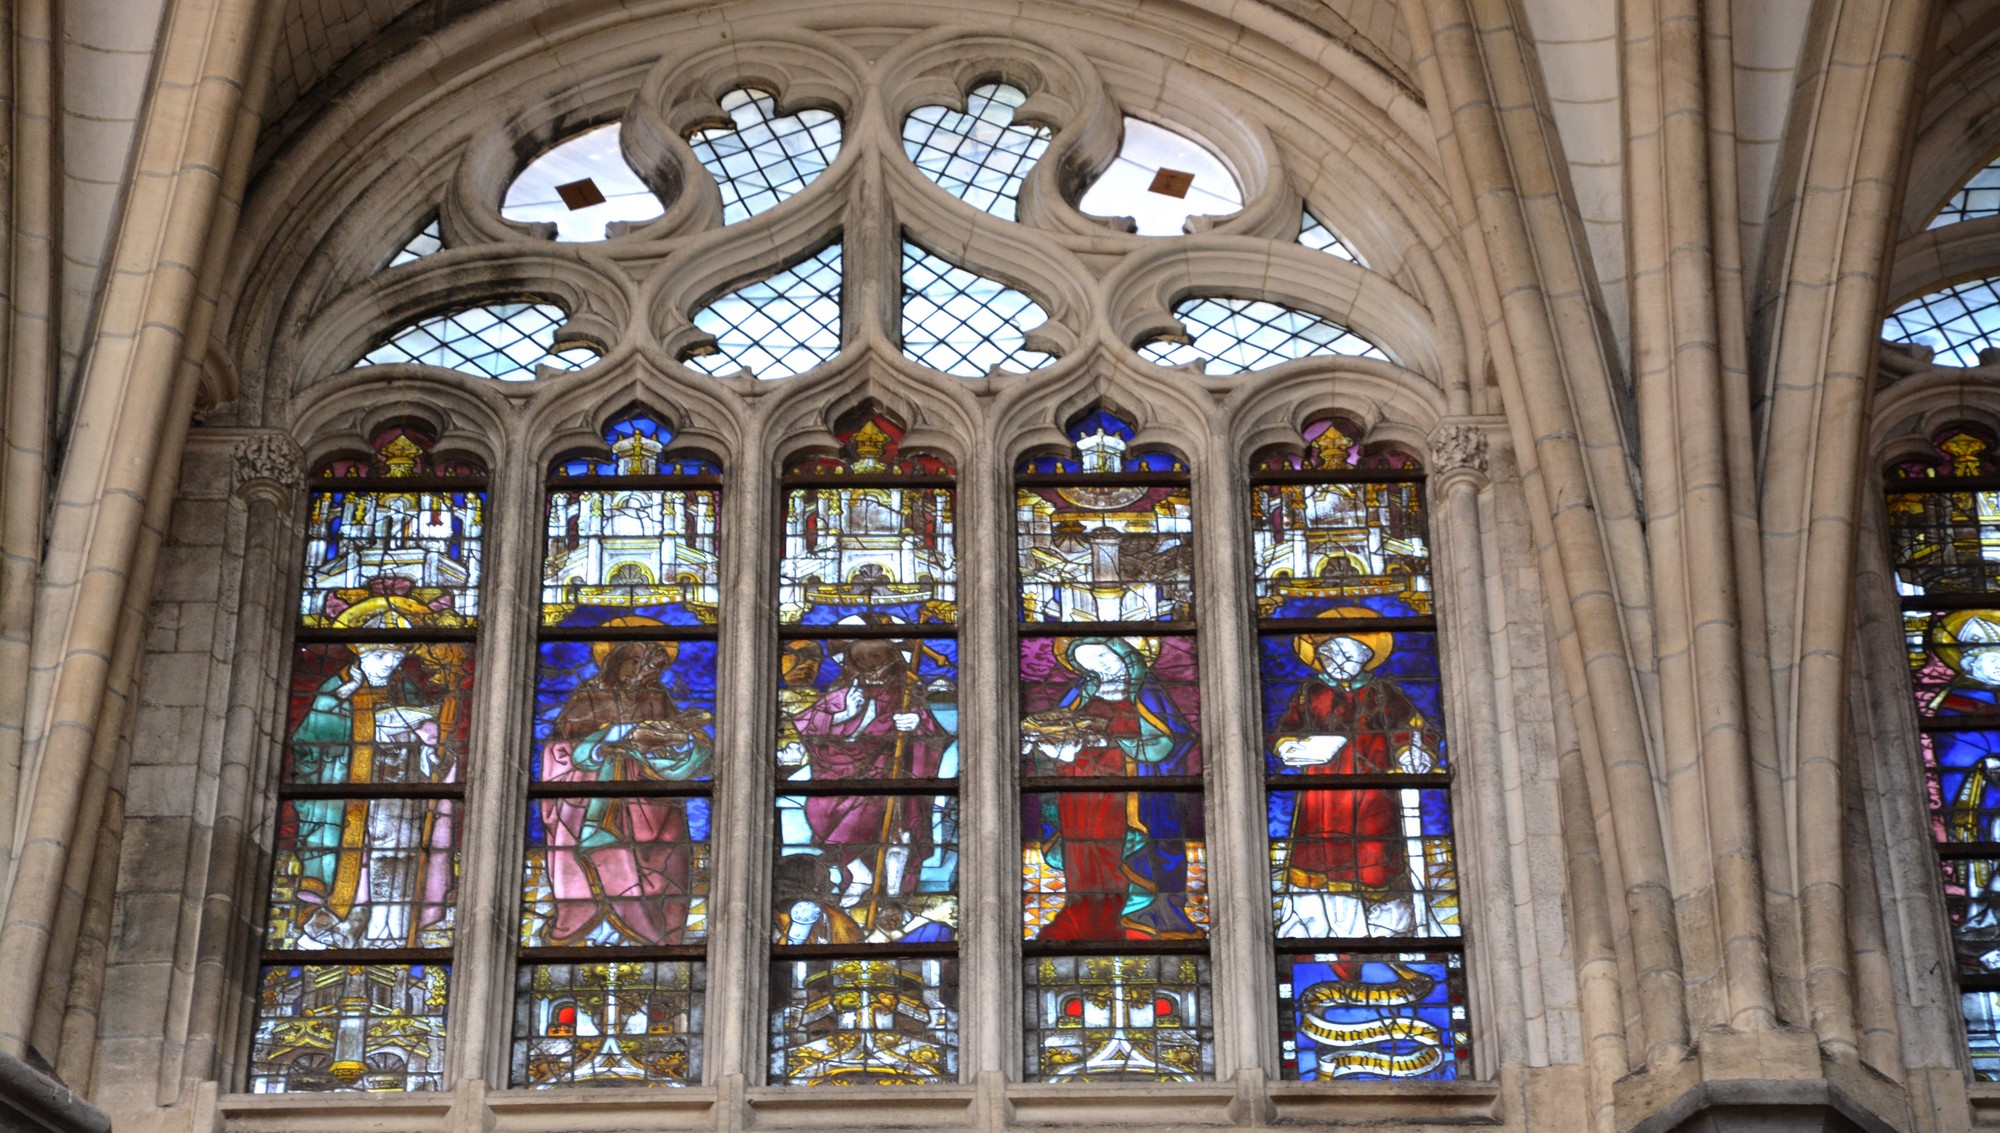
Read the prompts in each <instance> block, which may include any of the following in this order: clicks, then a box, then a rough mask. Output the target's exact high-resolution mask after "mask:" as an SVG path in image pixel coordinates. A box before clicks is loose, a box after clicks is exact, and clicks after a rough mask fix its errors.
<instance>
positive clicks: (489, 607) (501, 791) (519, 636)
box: [445, 451, 542, 1084]
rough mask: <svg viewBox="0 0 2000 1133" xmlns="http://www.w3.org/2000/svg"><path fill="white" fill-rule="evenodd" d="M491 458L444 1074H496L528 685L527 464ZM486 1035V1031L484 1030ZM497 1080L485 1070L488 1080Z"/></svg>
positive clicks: (533, 501) (506, 986) (534, 524)
mask: <svg viewBox="0 0 2000 1133" xmlns="http://www.w3.org/2000/svg"><path fill="white" fill-rule="evenodd" d="M507 455H508V454H507V453H505V452H504V451H503V453H502V454H501V455H500V459H499V460H498V461H497V467H498V468H499V469H500V475H497V476H495V477H494V478H493V479H492V480H491V481H490V482H489V484H488V487H487V490H486V504H485V514H484V517H483V518H484V523H483V525H482V530H481V535H482V544H481V548H480V556H481V577H480V583H479V632H478V635H477V638H476V645H475V648H474V652H473V683H472V720H473V726H472V732H471V734H470V736H469V737H468V741H467V751H466V760H465V771H464V772H463V781H464V783H465V799H464V801H463V802H461V803H460V804H459V811H460V816H461V817H460V819H459V826H458V829H459V834H458V846H459V860H460V863H461V867H460V871H459V882H458V912H457V925H458V928H457V931H456V932H454V933H453V936H452V940H453V949H452V973H451V1002H450V1006H449V1007H448V1008H447V1010H448V1011H449V1013H450V1024H449V1029H448V1030H447V1031H446V1034H447V1036H448V1037H447V1039H446V1044H447V1046H446V1049H447V1054H446V1061H445V1070H446V1074H447V1077H448V1078H449V1079H450V1080H452V1081H459V1080H463V1079H467V1078H472V1079H482V1080H490V1081H492V1082H494V1083H496V1084H504V1083H505V1082H506V1081H507V1076H506V1067H505V1054H506V1050H507V1043H508V1039H509V1038H510V1037H511V1035H510V1031H509V1029H508V1023H507V1020H508V1018H509V1016H510V1015H511V1014H512V1004H513V998H512V993H511V990H510V988H511V984H510V982H509V980H508V979H507V976H508V973H509V972H510V970H511V968H510V960H511V958H512V953H513V943H514V932H513V929H514V927H515V926H514V921H513V918H514V917H515V916H517V915H518V911H517V908H516V905H517V902H518V900H519V895H520V884H519V877H520V868H521V866H520V862H521V853H522V844H521V843H522V833H521V832H522V830H523V829H525V827H524V818H523V810H522V808H523V807H524V806H525V805H526V802H525V782H524V781H525V778H526V776H525V774H524V770H523V769H524V768H525V767H526V766H527V762H528V760H527V734H528V719H527V714H526V713H524V712H523V711H521V705H522V703H523V700H524V699H526V700H528V702H530V703H532V696H531V695H528V692H527V690H528V689H529V688H530V685H531V682H532V681H533V680H534V634H535V623H536V620H537V618H536V616H535V615H536V614H537V613H538V611H539V606H538V605H537V600H538V596H539V591H538V588H537V587H536V585H535V582H536V579H535V573H534V572H535V571H536V569H537V564H538V563H539V562H540V561H541V556H540V554H539V553H538V551H537V549H536V541H537V540H538V539H539V537H540V533H541V524H540V523H539V522H538V521H537V515H538V511H539V509H540V507H541V506H542V498H541V484H540V477H539V476H538V475H537V473H538V472H539V469H537V468H535V467H534V464H533V462H532V461H525V460H509V459H506V457H507ZM496 1035H497V1036H498V1037H497V1038H496V1037H495V1036H496ZM496 1075H497V1077H496Z"/></svg>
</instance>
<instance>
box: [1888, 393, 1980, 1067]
mask: <svg viewBox="0 0 2000 1133" xmlns="http://www.w3.org/2000/svg"><path fill="white" fill-rule="evenodd" d="M1996 456H2000V445H1996V438H1995V437H1994V436H1993V435H1992V434H1991V433H1989V432H1988V431H1986V430H1985V429H1983V428H1979V427H1976V426H1955V427H1952V428H1949V429H1946V430H1944V431H1942V432H1941V433H1939V434H1938V435H1937V436H1936V437H1935V438H1934V439H1933V449H1932V452H1931V454H1930V456H1929V458H1928V459H1916V460H1909V461H1905V462H1903V463H1902V464H1900V465H1898V466H1897V467H1895V468H1892V469H1890V470H1889V477H1888V485H1887V486H1888V516H1889V548H1890V558H1891V560H1892V561H1893V563H1894V564H1895V570H1896V589H1897V592H1898V593H1899V594H1900V595H1901V598H1902V606H1903V626H1904V636H1905V641H1906V643H1907V645H1906V650H1907V657H1908V662H1909V666H1910V678H1911V693H1912V695H1913V697H1914V700H1915V707H1916V717H1917V729H1918V733H1919V735H1918V738H1919V746H1920V749H1921V756H1922V758H1923V763H1924V773H1925V776H1926V778H1927V779H1928V781H1929V784H1930V787H1929V796H1930V801H1931V832H1932V837H1933V838H1934V839H1935V842H1936V846H1937V851H1938V864H1939V869H1940V870H1941V871H1942V873H1943V875H1944V894H1945V910H1946V913H1947V915H1948V916H1949V918H1950V921H1951V930H1952V940H1953V943H1954V945H1955V952H1956V963H1957V969H1958V983H1959V993H1960V995H1959V1002H1960V1006H1961V1009H1962V1010H1963V1013H1964V1017H1965V1031H1966V1039H1967V1041H1968V1042H1969V1043H1970V1044H1971V1051H1970V1054H1971V1062H1972V1072H1973V1076H1974V1077H1975V1078H1976V1079H1978V1080H1979V1081H1982V1082H1993V1081H2000V1033H1997V1032H2000V860H1996V859H2000V854H1996V853H1995V851H1994V849H1993V844H1994V843H1996V842H2000V570H1996V569H1995V567H1994V557H1995V554H1996V549H2000V464H1996V459H1995V458H1996Z"/></svg>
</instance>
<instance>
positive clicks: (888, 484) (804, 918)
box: [769, 408, 959, 1085]
mask: <svg viewBox="0 0 2000 1133" xmlns="http://www.w3.org/2000/svg"><path fill="white" fill-rule="evenodd" d="M835 438H836V440H837V442H838V449H837V450H836V451H828V452H825V453H821V454H809V455H807V456H805V457H802V458H800V459H798V460H796V461H795V462H794V463H793V464H792V466H791V467H790V468H789V469H788V470H787V472H786V478H785V484H786V487H785V516H784V531H783V538H784V548H783V552H782V558H781V560H780V562H779V565H778V620H779V633H780V639H779V647H778V669H779V671H778V673H777V683H778V693H777V706H776V707H777V713H778V728H777V737H776V742H777V750H776V751H775V753H774V754H773V758H772V763H771V767H772V773H773V774H774V775H775V777H776V780H777V792H778V796H777V815H776V824H775V825H776V832H775V843H776V845H775V848H774V851H773V860H774V862H775V865H774V867H773V877H772V887H771V889H772V926H771V941H772V945H771V947H772V958H771V959H772V962H771V1031H770V1034H771V1046H770V1051H771V1062H770V1079H769V1080H770V1082H771V1083H772V1084H774V1085H860V1084H876V1085H903V1084H927V1083H942V1082H955V1081H957V1080H958V979H957V950H958V945H957V939H958V862H959V839H958V829H959V817H958V770H959V769H958V638H957V633H956V623H957V620H958V614H957V574H958V559H957V552H956V549H955V544H954V535H953V529H954V523H955V515H954V511H955V506H954V493H953V482H952V478H953V476H954V475H955V471H954V469H953V468H952V466H951V465H950V464H949V463H947V462H945V461H943V460H941V459H939V458H937V457H935V456H929V455H926V454H923V453H919V452H911V451H906V450H904V448H903V427H902V425H901V424H900V423H899V422H897V421H896V420H895V419H894V418H891V417H889V416H888V415H886V414H883V413H880V412H877V411H874V410H872V409H867V408H864V409H862V410H860V411H858V412H856V413H854V414H851V415H850V416H848V417H846V418H843V419H842V420H841V422H840V423H839V425H838V427H837V428H836V430H835Z"/></svg>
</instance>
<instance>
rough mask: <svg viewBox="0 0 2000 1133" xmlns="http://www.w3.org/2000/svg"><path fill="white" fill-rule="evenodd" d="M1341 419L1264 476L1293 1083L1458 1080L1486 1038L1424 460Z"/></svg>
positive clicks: (1260, 586)
mask: <svg viewBox="0 0 2000 1133" xmlns="http://www.w3.org/2000/svg"><path fill="white" fill-rule="evenodd" d="M1360 437H1361V432H1360V430H1359V428H1358V427H1357V426H1356V425H1354V423H1353V422H1351V421H1347V420H1345V419H1341V418H1335V417H1323V418H1320V419H1318V420H1316V421H1313V422H1311V423H1310V424H1308V425H1307V426H1306V428H1305V430H1304V432H1303V435H1302V436H1301V437H1300V443H1298V444H1296V445H1290V446H1282V447H1280V448H1277V449H1275V450H1273V451H1269V452H1266V453H1265V454H1263V455H1262V457H1261V458H1260V459H1259V460H1258V462H1257V464H1256V467H1255V469H1254V470H1253V472H1252V477H1251V485H1252V486H1251V489H1250V492H1251V515H1252V523H1253V527H1252V551H1253V557H1254V562H1255V567H1256V599H1257V612H1258V622H1259V634H1258V653H1259V656H1260V659H1261V661H1260V665H1261V669H1262V673H1263V681H1262V688H1263V697H1262V701H1263V703H1262V717H1263V731H1264V763H1265V775H1266V779H1265V783H1266V817H1267V820H1268V823H1269V837H1270V868H1271V874H1270V876H1271V893H1272V916H1273V920H1274V922H1275V927H1276V935H1277V943H1278V950H1279V951H1278V999H1279V1016H1280V1024H1279V1025H1280V1036H1279V1045H1280V1055H1281V1058H1282V1061H1283V1068H1284V1073H1285V1076H1286V1077H1287V1078H1296V1079H1301V1080H1306V1081H1329V1080H1334V1079H1352V1078H1398V1079H1406V1078H1457V1077H1460V1076H1462V1075H1464V1074H1465V1073H1466V1072H1467V1071H1468V1070H1469V1066H1468V1065H1467V1059H1468V1057H1469V1054H1468V1048H1469V1045H1470V1035H1469V1030H1468V1026H1467V1022H1466V1015H1465V988H1464V980H1463V973H1462V970H1461V961H1460V956H1459V937H1460V918H1459V891H1458V870H1457V861H1456V858H1455V856H1454V849H1453V842H1452V818H1451V793H1450V785H1451V767H1450V761H1449V758H1448V750H1449V749H1448V747H1447V744H1446V742H1445V729H1444V706H1443V698H1442V695H1441V692H1440V688H1439V666H1438V655H1437V629H1436V626H1437V623H1436V610H1435V608H1434V606H1433V603H1432V598H1431V583H1430V540H1429V536H1428V534H1427V527H1426V516H1425V511H1424V495H1423V470H1422V468H1421V467H1420V466H1419V465H1418V464H1417V462H1416V461H1414V460H1413V459H1411V458H1409V457H1407V456H1405V455H1403V454H1401V453H1398V452H1395V451H1392V450H1383V451H1369V450H1367V449H1364V448H1363V447H1362V446H1361V445H1360V444H1359V443H1358V441H1359V439H1360Z"/></svg>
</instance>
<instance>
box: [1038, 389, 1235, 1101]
mask: <svg viewBox="0 0 2000 1133" xmlns="http://www.w3.org/2000/svg"><path fill="white" fill-rule="evenodd" d="M1068 432H1069V437H1070V440H1071V442H1072V447H1071V448H1070V449H1069V450H1068V451H1064V452H1056V453H1049V454H1036V455H1030V456H1029V457H1028V458H1026V459H1024V460H1023V461H1022V462H1021V463H1020V465H1019V467H1018V469H1017V474H1016V480H1015V483H1016V491H1015V501H1016V502H1015V509H1016V511H1015V519H1016V521H1015V532H1016V535H1015V538H1016V549H1017V554H1018V556H1019V569H1020V580H1021V590H1020V617H1021V626H1020V670H1019V681H1020V684H1019V688H1020V709H1021V717H1022V718H1021V724H1020V733H1021V748H1020V750H1021V767H1020V773H1021V800H1020V801H1021V810H1020V815H1021V932H1022V936H1023V938H1024V943H1023V946H1022V950H1023V980H1024V983H1025V987H1026V992H1025V994H1024V996H1023V1003H1024V1005H1025V1007H1026V1010H1027V1019H1026V1020H1025V1022H1026V1044H1027V1069H1028V1076H1029V1077H1030V1078H1031V1079H1032V1080H1035V1081H1044V1082H1105V1081H1121V1080H1123V1081H1135V1080H1136V1081H1156V1082H1187V1081H1196V1080H1200V1079H1203V1078H1208V1077H1211V1076H1212V1075H1213V1072H1214V1056H1213V1052H1212V1049H1211V1045H1210V1041H1209V1040H1210V1023H1209V1003H1208V997H1209V979H1208V934H1209V907H1208V880H1207V877H1208V869H1207V836H1206V828H1205V825H1204V813H1203V806H1202V779H1201V771H1202V742H1201V685H1200V670H1199V665H1198V662H1197V650H1196V640H1195V636H1194V547H1193V543H1192V536H1193V509H1192V507H1191V504H1190V500H1189V496H1188V479H1187V473H1186V471H1185V469H1184V468H1183V466H1182V465H1181V462H1180V461H1179V460H1178V459H1176V458H1175V457H1174V456H1173V455H1172V454H1169V453H1165V452H1158V451H1146V450H1144V449H1142V448H1139V447H1137V446H1135V444H1134V439H1135V437H1136V430H1135V429H1134V427H1133V425H1132V423H1131V422H1130V421H1128V420H1125V419H1124V418H1122V417H1120V416H1118V415H1117V414H1115V413H1113V412H1111V411H1109V410H1106V409H1102V408H1099V409H1094V410H1091V411H1089V412H1086V413H1085V414H1083V415H1082V416H1081V417H1079V418H1077V419H1076V420H1075V421H1073V422H1071V424H1070V427H1069V430H1068Z"/></svg>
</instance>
